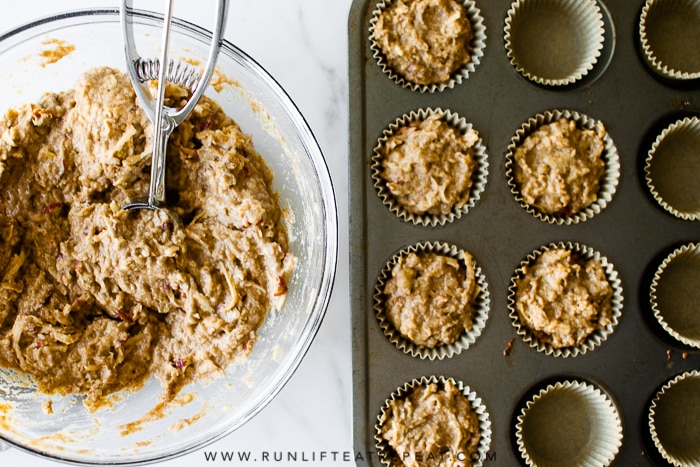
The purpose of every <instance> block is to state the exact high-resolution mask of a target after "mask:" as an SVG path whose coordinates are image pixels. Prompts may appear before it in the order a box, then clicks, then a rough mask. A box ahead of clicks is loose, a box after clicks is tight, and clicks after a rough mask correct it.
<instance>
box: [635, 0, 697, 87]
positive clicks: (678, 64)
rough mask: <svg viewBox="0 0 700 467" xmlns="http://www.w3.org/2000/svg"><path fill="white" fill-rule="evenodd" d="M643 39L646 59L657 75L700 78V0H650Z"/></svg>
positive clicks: (641, 20)
mask: <svg viewBox="0 0 700 467" xmlns="http://www.w3.org/2000/svg"><path fill="white" fill-rule="evenodd" d="M639 39H640V47H641V49H642V56H643V57H644V61H645V62H646V64H647V65H648V66H649V68H650V69H651V70H652V71H653V72H654V73H656V74H657V75H659V76H661V77H662V78H666V79H670V80H679V81H683V80H694V79H698V78H700V49H698V43H700V0H646V2H645V3H644V6H643V7H642V13H641V15H640V17H639Z"/></svg>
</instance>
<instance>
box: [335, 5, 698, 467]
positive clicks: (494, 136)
mask: <svg viewBox="0 0 700 467" xmlns="http://www.w3.org/2000/svg"><path fill="white" fill-rule="evenodd" d="M530 1H534V0H530ZM378 3H379V2H378V1H377V0H355V1H354V2H353V5H352V8H351V11H350V17H349V78H350V96H349V97H350V137H349V139H350V153H349V181H350V187H349V189H350V190H349V191H350V219H351V221H350V228H351V232H350V265H351V272H350V273H351V309H352V340H353V422H354V427H353V437H354V451H355V457H356V459H357V464H358V465H372V466H379V465H381V462H380V460H379V458H378V456H377V446H376V441H375V439H374V435H375V432H376V429H375V426H376V424H377V423H378V417H379V415H380V413H381V409H382V407H383V406H384V404H385V403H386V401H387V399H389V398H390V397H391V395H392V394H393V393H395V391H397V389H398V388H401V387H403V386H404V385H405V384H407V383H409V382H411V381H414V380H417V379H420V378H430V377H432V376H435V377H438V378H453V379H454V380H455V381H458V382H460V383H461V384H463V385H464V386H468V387H469V388H470V389H471V390H472V391H474V393H475V394H476V395H477V396H478V397H479V398H480V399H481V401H482V403H483V405H484V407H485V409H486V411H487V412H488V415H489V420H490V422H491V432H492V434H491V443H490V446H489V450H488V453H487V454H485V455H484V456H482V458H481V459H480V461H481V463H482V464H483V465H527V464H526V463H525V462H526V461H525V459H524V458H523V456H521V454H520V451H519V449H518V436H516V431H517V430H516V425H517V423H518V416H519V415H520V414H521V412H522V411H523V408H526V407H527V404H528V401H530V400H531V399H532V398H533V397H535V396H537V395H538V394H539V393H540V391H541V390H543V389H546V388H548V387H550V386H552V387H554V386H557V384H560V385H561V384H571V382H575V384H576V385H579V384H583V385H585V386H586V387H592V388H594V389H595V390H596V391H600V393H601V394H602V395H604V396H606V397H607V398H609V400H610V401H611V404H612V406H613V407H614V408H615V409H616V411H617V413H618V414H619V418H620V421H621V426H622V441H621V445H620V446H619V450H618V452H616V454H615V455H614V460H613V461H612V464H610V465H621V466H622V465H624V466H627V465H630V466H635V465H639V466H652V465H657V466H667V465H671V464H669V462H668V461H667V460H666V459H665V458H664V457H663V456H662V454H661V453H660V452H659V449H657V447H656V446H655V443H654V440H653V439H652V435H651V432H650V429H649V422H648V419H649V417H648V414H649V410H650V406H651V403H652V400H653V398H654V397H655V395H656V393H657V392H658V391H659V390H660V389H661V388H663V387H664V385H665V384H667V383H668V382H669V381H672V380H673V379H674V378H675V377H677V376H678V375H680V374H683V373H686V372H689V371H693V370H700V350H699V349H698V348H696V347H693V346H691V345H687V344H684V343H683V342H681V341H680V340H678V339H677V338H676V337H674V336H673V335H672V334H671V333H669V332H668V331H667V330H666V329H667V328H668V326H664V325H662V324H661V323H660V322H659V321H658V320H657V318H656V317H655V312H654V310H653V308H652V296H651V292H652V289H653V287H652V284H653V283H654V281H655V278H654V276H655V274H656V272H657V270H658V269H659V267H660V266H661V265H662V263H663V262H664V259H665V258H667V257H668V256H669V255H671V254H672V253H673V252H674V251H676V250H677V249H679V248H681V247H683V246H684V245H691V246H692V248H695V247H696V245H695V242H698V241H700V222H699V221H694V220H688V219H683V218H681V217H676V216H674V215H673V214H672V212H670V211H668V210H667V209H665V208H664V207H663V206H662V205H661V204H660V203H659V202H658V201H657V198H656V197H655V196H654V193H653V192H652V189H650V187H649V186H648V184H647V182H646V174H645V165H647V159H649V158H652V160H653V156H654V151H652V149H653V148H655V144H654V142H655V141H656V139H657V137H658V136H659V135H661V134H662V132H664V129H666V128H668V127H669V126H670V125H671V124H673V123H674V122H676V121H680V120H683V119H685V118H693V117H697V116H698V115H700V81H699V80H697V79H683V78H680V79H679V78H669V77H668V76H666V75H664V74H662V73H659V72H658V71H654V68H652V67H651V66H650V64H649V63H648V62H647V61H646V60H645V58H644V53H643V52H642V45H641V44H642V41H641V37H640V18H641V17H642V11H643V10H644V9H647V10H648V9H649V6H646V7H645V3H653V2H651V0H649V2H645V1H644V0H634V1H624V2H618V1H616V2H612V1H607V2H602V1H599V0H596V2H595V3H596V5H597V6H598V7H599V9H600V12H601V16H602V21H603V27H604V41H603V45H602V48H601V49H600V55H599V56H598V58H597V60H596V61H595V63H594V65H593V67H592V68H591V69H590V70H589V71H588V72H587V73H585V74H584V75H582V76H581V78H580V79H577V80H575V81H574V82H572V83H571V84H568V85H552V86H549V85H546V84H544V83H538V82H536V81H531V80H530V79H528V78H526V77H525V76H524V75H523V74H522V72H521V71H519V70H517V69H516V67H515V66H514V65H513V64H512V63H511V59H510V58H509V56H508V51H507V48H506V38H505V28H506V19H507V17H508V12H509V9H510V8H511V7H512V6H513V5H515V3H516V2H512V3H511V2H510V1H506V0H500V1H485V0H476V1H475V5H476V7H477V8H478V9H479V13H480V16H481V17H483V25H484V27H485V31H484V34H485V40H484V44H483V49H482V52H483V56H481V57H480V60H479V63H478V64H477V65H476V66H475V67H474V70H472V71H470V73H469V75H468V77H466V78H465V79H463V80H461V82H455V83H454V84H453V85H452V86H447V87H445V88H444V89H437V88H436V89H433V90H419V89H416V90H413V89H412V88H411V87H404V86H402V85H400V84H398V83H397V82H395V81H394V80H393V79H392V78H390V77H389V76H388V75H387V73H385V71H384V70H383V68H382V66H381V65H380V64H379V63H378V60H377V58H376V57H375V52H374V51H373V50H372V47H371V46H370V40H369V35H370V27H371V17H372V12H373V11H374V10H375V9H376V8H377V5H378ZM382 3H386V0H385V1H384V2H382ZM518 3H527V2H523V1H522V0H521V1H520V2H518ZM537 3H538V4H542V3H549V4H550V5H552V4H557V3H558V2H557V1H556V0H549V1H548V2H546V1H544V0H538V1H537ZM681 3H683V2H681ZM686 3H687V4H689V5H694V3H693V2H689V3H688V2H686ZM689 8H690V7H689ZM678 34H679V35H682V34H683V31H678ZM667 40H668V41H670V42H672V41H673V40H674V38H672V37H668V38H667ZM436 108H439V109H443V110H445V111H447V110H449V111H451V112H455V113H457V114H458V115H459V116H460V117H463V118H464V119H465V120H466V121H467V122H468V123H469V124H471V125H472V126H473V128H474V129H475V130H476V131H478V132H479V136H480V137H481V138H482V142H483V144H484V146H485V148H486V151H485V152H486V155H487V157H488V174H487V177H486V184H485V186H484V189H483V191H482V192H481V195H480V197H479V199H478V200H477V202H476V203H475V205H474V206H473V207H470V209H469V211H468V212H466V213H464V214H463V215H461V216H459V217H455V218H454V219H451V220H449V221H448V222H445V223H444V225H439V224H436V225H430V224H426V225H422V224H415V223H412V222H408V221H406V220H405V219H402V218H400V217H399V216H398V215H397V214H396V213H395V212H392V211H391V210H390V209H389V208H388V207H387V206H386V205H385V204H384V203H383V202H382V199H381V197H380V195H379V193H378V190H377V188H375V186H374V183H373V179H372V169H371V164H372V157H373V151H374V148H375V147H376V146H377V143H378V141H379V140H380V138H381V137H382V135H383V132H385V131H386V130H387V129H388V128H389V127H390V125H391V124H392V123H393V122H395V121H396V120H397V119H399V118H402V117H403V116H406V115H410V113H411V112H418V111H420V110H421V109H436ZM550 111H559V112H578V113H581V114H584V115H586V116H588V117H589V118H591V119H595V120H596V121H600V122H602V123H603V124H604V125H605V128H606V130H607V132H608V134H609V135H610V138H611V139H612V141H613V142H614V145H615V148H616V149H617V155H618V162H619V178H618V182H617V186H616V189H615V190H614V192H613V193H612V195H611V196H610V199H606V203H605V205H604V206H603V207H602V208H601V209H600V211H599V212H596V213H595V216H589V217H587V218H586V219H583V220H580V221H579V222H572V223H566V222H563V223H556V222H554V223H550V222H547V221H544V220H543V219H541V218H538V217H536V216H534V215H533V214H532V213H530V212H528V211H527V210H526V209H525V208H524V207H523V206H521V204H520V203H519V202H518V201H517V200H516V199H515V196H514V194H513V193H512V192H511V189H510V187H509V185H508V179H507V176H506V170H507V169H506V154H507V153H508V151H509V145H510V144H511V142H512V140H513V138H514V137H515V136H516V135H517V132H518V131H519V130H520V129H521V128H522V125H523V124H525V123H527V122H528V120H529V119H531V118H533V117H535V116H536V115H538V114H543V113H545V112H550ZM650 151H651V154H650ZM690 164H691V165H689V167H688V170H689V171H692V170H694V169H695V167H700V165H698V166H692V162H691V163H690ZM681 172H682V171H681ZM699 199H700V196H699ZM426 242H445V243H448V244H450V245H453V246H455V247H456V248H459V249H463V250H465V251H467V252H469V253H470V254H471V255H472V256H473V258H474V260H475V262H476V263H477V264H478V265H479V267H480V268H481V272H482V274H483V276H484V279H485V282H486V284H487V285H488V291H489V307H488V316H487V317H486V321H485V325H484V327H483V329H482V330H481V333H480V335H479V336H477V338H476V339H475V341H474V342H473V343H471V344H470V345H469V347H468V348H465V349H464V350H463V351H462V352H460V353H454V354H452V355H450V356H447V357H445V358H442V359H429V358H419V357H418V356H414V355H411V354H410V353H406V352H403V351H402V350H400V349H399V348H397V346H396V345H394V343H392V342H390V340H389V339H388V338H387V336H385V334H384V333H383V332H382V329H381V327H380V324H379V322H378V320H377V318H376V315H375V312H374V306H375V299H374V294H375V289H376V285H377V282H378V280H379V278H380V275H381V274H382V271H383V270H384V268H385V267H386V265H387V263H389V262H390V261H391V260H392V257H394V255H396V254H397V253H399V252H401V251H402V250H405V249H407V248H411V247H413V246H415V245H420V244H423V243H426ZM561 242H564V243H571V244H581V245H586V246H587V247H589V248H591V249H592V250H594V251H596V252H599V253H600V255H602V256H604V257H605V258H606V259H607V260H608V261H609V262H610V264H611V265H612V266H613V267H614V270H615V271H616V272H617V274H618V278H619V281H620V282H621V290H622V308H621V315H620V317H619V322H618V323H617V324H616V326H615V327H614V329H613V330H612V332H611V333H610V334H609V335H608V336H607V338H606V339H605V340H604V341H603V342H601V344H600V345H599V346H596V347H595V348H592V349H590V350H589V351H588V352H585V353H580V354H578V355H573V354H571V355H569V356H565V354H557V355H558V356H557V355H554V354H553V355H548V354H547V353H546V352H540V351H538V350H537V349H536V348H532V347H530V345H529V344H528V343H527V342H525V341H524V339H523V338H522V337H521V336H520V335H518V333H517V330H516V328H515V326H514V324H513V322H512V320H511V318H510V317H509V311H508V307H509V303H508V294H509V290H508V289H509V286H510V284H511V280H512V277H513V276H514V275H515V273H516V270H517V269H518V267H519V266H520V264H521V262H522V261H523V260H525V259H526V258H527V257H528V255H530V254H531V253H532V252H533V251H537V250H539V249H541V248H542V247H545V246H547V245H550V244H553V243H554V244H557V243H561ZM665 328H666V329H665ZM564 428H565V427H564ZM594 464H595V463H594ZM561 465H567V464H566V463H565V462H564V463H562V464H561Z"/></svg>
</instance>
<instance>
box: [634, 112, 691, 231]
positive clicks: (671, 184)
mask: <svg viewBox="0 0 700 467" xmlns="http://www.w3.org/2000/svg"><path fill="white" fill-rule="evenodd" d="M698 147H700V119H699V118H698V117H686V118H682V119H679V120H677V121H675V122H674V123H672V124H671V125H669V126H668V127H666V128H665V129H664V130H663V131H662V132H661V133H660V134H659V135H658V136H657V137H656V140H655V141H654V143H653V144H652V146H651V149H650V150H649V152H648V154H647V158H646V161H645V164H644V176H645V179H646V184H647V187H648V188H649V190H650V191H651V194H652V196H653V197H654V199H655V200H656V202H657V203H659V205H660V206H661V207H662V208H663V209H664V210H666V211H667V212H669V213H670V214H672V215H673V216H675V217H678V218H679V219H683V220H688V221H696V220H700V198H699V197H698V195H697V194H698V193H700V181H699V180H700V179H698V177H697V174H698V172H699V171H700V153H699V152H698V149H697V148H698Z"/></svg>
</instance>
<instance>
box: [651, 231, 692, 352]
mask: <svg viewBox="0 0 700 467" xmlns="http://www.w3.org/2000/svg"><path fill="white" fill-rule="evenodd" d="M649 301H650V305H651V310H652V312H653V313H654V317H655V318H656V320H657V321H658V322H659V324H660V325H661V327H662V328H663V329H664V331H666V332H667V333H668V334H670V335H671V336H673V337H674V338H675V339H676V340H678V341H679V342H681V343H683V344H685V345H687V346H690V347H694V348H696V349H700V309H699V308H698V304H700V244H697V243H688V244H686V245H683V246H681V247H679V248H677V249H676V250H674V251H673V252H672V253H671V254H670V255H668V256H667V257H666V258H665V259H664V260H663V261H662V263H661V264H660V265H659V267H658V268H657V270H656V273H655V274H654V278H653V279H652V282H651V287H650V288H649Z"/></svg>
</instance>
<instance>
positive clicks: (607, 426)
mask: <svg viewBox="0 0 700 467" xmlns="http://www.w3.org/2000/svg"><path fill="white" fill-rule="evenodd" d="M515 439H516V444H517V448H518V452H519V453H520V456H521V457H522V459H523V460H524V461H525V463H526V464H527V465H528V466H532V467H535V466H537V467H545V466H546V467H564V466H566V467H606V466H609V465H610V464H611V463H612V462H613V460H614V459H615V457H616V456H617V453H618V452H619V450H620V447H621V445H622V439H623V433H622V421H621V420H620V415H619V413H618V410H617V407H616V406H615V404H614V403H613V402H612V400H611V399H610V398H609V397H608V395H607V394H606V393H604V392H603V391H602V390H601V389H599V388H598V387H596V386H594V385H593V384H591V383H588V382H584V381H577V380H563V381H557V382H556V383H553V384H549V385H548V386H546V387H545V388H543V389H541V390H540V391H539V392H538V393H537V394H535V395H534V396H533V397H532V398H531V399H530V400H528V401H527V403H526V404H525V406H524V407H522V409H521V411H520V413H519V414H518V416H517V419H516V425H515Z"/></svg>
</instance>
